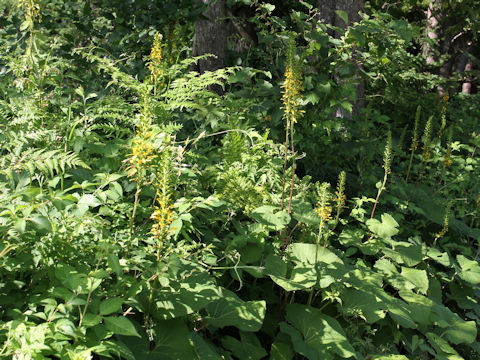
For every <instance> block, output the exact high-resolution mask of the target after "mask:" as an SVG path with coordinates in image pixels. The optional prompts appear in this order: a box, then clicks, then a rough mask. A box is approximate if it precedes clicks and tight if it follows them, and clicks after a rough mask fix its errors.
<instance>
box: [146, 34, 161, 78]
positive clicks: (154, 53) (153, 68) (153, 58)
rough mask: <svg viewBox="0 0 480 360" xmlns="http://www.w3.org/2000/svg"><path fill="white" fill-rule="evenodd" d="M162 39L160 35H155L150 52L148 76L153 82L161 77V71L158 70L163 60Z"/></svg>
mask: <svg viewBox="0 0 480 360" xmlns="http://www.w3.org/2000/svg"><path fill="white" fill-rule="evenodd" d="M162 39H163V36H162V34H160V33H156V34H155V35H154V36H153V46H152V50H151V51H150V63H149V64H148V68H149V69H150V74H151V75H150V76H151V79H152V80H153V81H157V79H158V78H159V77H160V76H161V75H162V70H161V69H160V65H161V63H162V59H163V52H162Z"/></svg>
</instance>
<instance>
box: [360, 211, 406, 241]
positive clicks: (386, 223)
mask: <svg viewBox="0 0 480 360" xmlns="http://www.w3.org/2000/svg"><path fill="white" fill-rule="evenodd" d="M367 226H368V229H369V230H370V231H371V232H373V233H374V234H375V235H377V236H378V237H380V238H382V239H384V240H389V239H391V238H392V236H394V235H397V234H398V232H399V230H398V223H397V222H396V221H395V219H394V218H393V216H392V215H390V214H382V222H380V221H378V220H377V219H368V220H367Z"/></svg>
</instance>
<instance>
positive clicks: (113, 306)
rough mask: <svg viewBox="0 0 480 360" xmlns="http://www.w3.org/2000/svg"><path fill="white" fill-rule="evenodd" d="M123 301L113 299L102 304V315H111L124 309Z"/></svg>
mask: <svg viewBox="0 0 480 360" xmlns="http://www.w3.org/2000/svg"><path fill="white" fill-rule="evenodd" d="M122 304H123V299H120V298H111V299H106V300H103V301H102V302H101V303H100V315H110V314H113V313H114V312H117V311H119V310H121V309H122Z"/></svg>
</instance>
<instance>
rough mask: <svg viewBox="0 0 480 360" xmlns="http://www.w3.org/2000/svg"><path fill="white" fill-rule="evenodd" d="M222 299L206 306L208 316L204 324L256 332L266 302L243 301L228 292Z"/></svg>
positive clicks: (226, 291)
mask: <svg viewBox="0 0 480 360" xmlns="http://www.w3.org/2000/svg"><path fill="white" fill-rule="evenodd" d="M222 295H223V297H222V298H220V299H218V300H215V301H213V302H211V303H209V304H208V305H207V311H208V316H207V317H206V318H205V322H206V323H208V324H210V325H213V326H216V327H224V326H235V327H237V328H239V329H240V330H242V331H258V330H260V328H261V327H262V323H263V319H264V317H265V310H266V302H265V301H264V300H260V301H243V300H241V299H239V298H238V297H237V296H236V295H235V294H234V293H232V292H231V291H228V290H223V291H222Z"/></svg>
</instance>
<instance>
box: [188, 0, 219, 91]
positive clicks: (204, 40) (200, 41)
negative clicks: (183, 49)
mask: <svg viewBox="0 0 480 360" xmlns="http://www.w3.org/2000/svg"><path fill="white" fill-rule="evenodd" d="M197 1H199V2H201V3H203V4H205V5H207V10H206V11H205V12H204V13H203V16H204V18H203V19H199V20H197V21H195V36H194V38H193V50H192V55H193V56H200V55H204V54H212V55H215V56H211V57H208V58H206V59H202V60H200V61H199V62H198V64H197V66H196V68H195V70H197V71H198V72H200V73H204V72H205V71H214V70H217V69H221V68H224V67H225V57H226V53H227V27H226V21H225V20H226V6H225V1H224V0H197ZM213 90H215V91H216V92H217V93H219V94H221V93H222V89H221V87H215V88H214V89H213Z"/></svg>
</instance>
